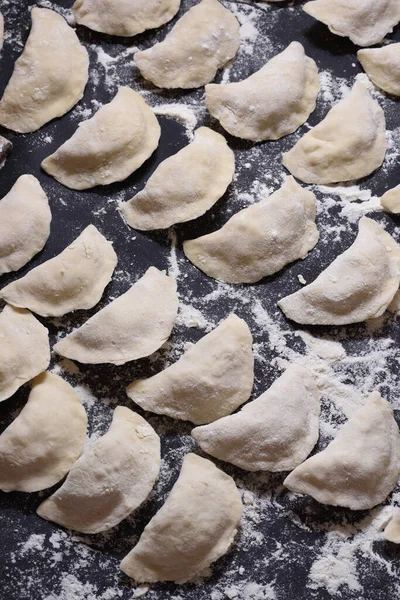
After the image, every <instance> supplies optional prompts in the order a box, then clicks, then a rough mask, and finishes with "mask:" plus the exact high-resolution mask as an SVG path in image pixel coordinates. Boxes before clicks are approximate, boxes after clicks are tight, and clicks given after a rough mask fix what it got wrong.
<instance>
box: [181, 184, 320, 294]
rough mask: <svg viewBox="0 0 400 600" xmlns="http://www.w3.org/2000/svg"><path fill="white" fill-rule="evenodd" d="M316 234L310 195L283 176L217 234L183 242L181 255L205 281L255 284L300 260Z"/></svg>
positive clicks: (312, 197) (313, 199) (313, 244)
mask: <svg viewBox="0 0 400 600" xmlns="http://www.w3.org/2000/svg"><path fill="white" fill-rule="evenodd" d="M318 235H319V234H318V230H317V228H316V225H315V196H314V194H313V193H312V192H310V191H308V190H305V189H303V188H302V187H301V186H300V185H299V184H298V183H296V181H295V180H294V179H293V177H288V178H287V179H286V181H285V183H284V184H283V186H282V187H281V188H280V189H279V190H278V191H276V192H274V193H273V194H272V195H271V196H270V197H269V198H265V199H264V200H262V201H261V202H258V203H256V204H253V205H251V206H248V207H247V208H244V209H243V210H241V211H239V212H238V213H237V214H235V215H233V217H231V218H230V219H229V221H227V223H225V225H224V226H223V227H221V229H218V230H217V231H214V232H213V233H209V234H207V235H203V236H202V237H199V238H197V239H194V240H188V241H186V242H184V243H183V250H184V252H185V254H186V256H187V257H188V259H189V260H190V261H191V262H192V263H193V264H194V265H196V267H198V268H199V269H201V270H202V271H204V273H206V274H207V275H208V276H209V277H214V278H215V279H219V280H221V281H226V282H227V283H255V282H256V281H259V280H260V279H262V278H263V277H266V276H267V275H272V274H273V273H276V272H277V271H280V269H282V268H283V267H284V266H285V265H287V264H288V263H291V262H293V261H294V260H297V259H298V258H305V257H306V256H307V253H308V252H309V250H311V249H312V248H313V247H314V246H315V244H316V243H317V241H318Z"/></svg>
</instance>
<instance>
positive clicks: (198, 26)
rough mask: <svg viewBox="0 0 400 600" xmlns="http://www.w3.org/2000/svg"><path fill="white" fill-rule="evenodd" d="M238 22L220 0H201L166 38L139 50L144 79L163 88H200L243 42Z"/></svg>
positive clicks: (137, 63)
mask: <svg viewBox="0 0 400 600" xmlns="http://www.w3.org/2000/svg"><path fill="white" fill-rule="evenodd" d="M239 29H240V28H239V23H238V21H237V19H236V17H234V16H233V14H232V13H231V12H230V10H228V9H227V8H225V7H224V6H222V4H220V2H218V0H201V2H199V4H196V6H194V7H193V8H191V9H190V10H188V11H187V13H185V14H184V15H183V17H182V18H181V19H179V21H177V23H176V24H175V25H174V27H173V28H172V30H171V31H170V33H169V34H168V35H167V37H166V38H165V40H164V41H163V42H160V43H159V44H155V46H152V47H151V48H148V49H147V50H143V51H141V52H136V54H135V63H136V65H137V66H138V68H139V70H140V72H141V74H142V75H143V77H144V78H145V79H148V80H149V81H151V82H152V83H154V85H156V86H157V87H160V88H184V89H189V88H197V87H200V86H202V85H205V84H206V83H209V82H210V81H212V80H213V79H214V77H215V75H216V73H217V71H218V69H221V68H222V67H223V66H224V65H225V64H226V63H227V62H228V61H230V60H231V59H232V58H233V57H234V56H235V54H236V52H237V51H238V49H239V46H240V33H239Z"/></svg>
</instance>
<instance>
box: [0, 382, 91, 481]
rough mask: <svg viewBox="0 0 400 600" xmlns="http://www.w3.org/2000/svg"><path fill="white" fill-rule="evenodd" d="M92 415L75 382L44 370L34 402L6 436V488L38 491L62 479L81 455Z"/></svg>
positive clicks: (1, 456)
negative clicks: (89, 413) (90, 415)
mask: <svg viewBox="0 0 400 600" xmlns="http://www.w3.org/2000/svg"><path fill="white" fill-rule="evenodd" d="M86 426H87V417H86V413H85V409H84V408H83V406H82V404H81V401H80V400H79V397H78V396H77V394H76V393H75V391H74V388H73V387H72V386H70V384H69V383H67V382H66V381H64V380H63V379H61V377H58V375H53V374H52V373H42V375H39V376H38V377H36V378H35V379H34V380H33V382H32V390H31V393H30V394H29V398H28V402H27V403H26V405H25V406H24V408H23V409H22V411H21V412H20V413H19V415H18V417H17V418H16V419H15V420H14V421H13V422H12V423H11V425H9V426H8V427H7V429H6V430H5V431H4V432H3V433H2V434H1V436H0V489H1V490H3V491H5V492H12V491H19V492H37V491H39V490H44V489H46V488H49V487H51V486H53V485H54V484H56V483H57V482H58V481H60V479H62V478H63V477H64V476H65V475H66V474H67V473H68V471H69V470H70V468H71V466H72V465H73V463H74V462H75V461H76V459H77V458H78V456H79V455H80V453H81V451H82V448H83V445H84V443H85V438H86Z"/></svg>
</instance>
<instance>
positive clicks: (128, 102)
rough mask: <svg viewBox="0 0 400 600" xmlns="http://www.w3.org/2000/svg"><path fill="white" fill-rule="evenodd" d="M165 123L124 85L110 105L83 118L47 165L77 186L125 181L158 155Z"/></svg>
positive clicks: (52, 172)
mask: <svg viewBox="0 0 400 600" xmlns="http://www.w3.org/2000/svg"><path fill="white" fill-rule="evenodd" d="M159 138H160V126H159V124H158V121H157V118H156V116H155V115H154V113H153V111H152V110H151V108H150V107H149V106H148V105H147V104H146V102H145V101H144V100H143V98H142V96H141V95H140V94H138V93H137V92H134V91H133V90H131V89H130V88H127V87H121V88H119V90H118V93H117V94H116V96H115V97H114V98H113V100H112V101H111V102H110V103H109V104H105V105H104V106H102V107H101V108H100V109H99V110H98V111H97V113H96V114H95V115H94V117H92V118H91V119H88V120H87V121H83V122H82V123H81V124H80V125H79V127H78V129H77V130H76V131H75V133H74V135H73V136H72V137H71V138H70V139H69V140H67V141H66V142H64V144H62V146H60V147H59V148H58V150H56V151H55V152H54V154H51V155H50V156H48V157H47V158H45V159H44V161H43V162H42V168H43V169H44V170H45V171H46V172H47V173H49V175H52V176H53V177H54V178H55V179H57V181H59V182H60V183H62V184H63V185H65V186H67V187H69V188H72V189H74V190H85V189H88V188H91V187H94V186H96V185H107V184H109V183H114V182H115V181H123V180H124V179H126V178H127V177H129V175H131V174H132V173H133V172H134V171H136V169H138V168H139V167H141V166H142V164H143V163H144V162H145V161H146V160H147V159H148V158H149V157H150V156H151V155H152V154H153V152H154V150H155V149H156V148H157V146H158V140H159Z"/></svg>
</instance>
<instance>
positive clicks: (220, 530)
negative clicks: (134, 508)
mask: <svg viewBox="0 0 400 600" xmlns="http://www.w3.org/2000/svg"><path fill="white" fill-rule="evenodd" d="M241 516H242V502H241V499H240V495H239V492H238V490H237V488H236V485H235V482H234V480H233V479H232V477H229V475H226V474H225V473H224V472H223V471H220V469H217V467H216V466H215V465H214V464H213V463H212V462H211V461H209V460H207V459H205V458H200V456H196V454H187V455H186V456H185V459H184V461H183V464H182V469H181V472H180V475H179V478H178V480H177V482H176V483H175V485H174V487H173V488H172V490H171V493H170V495H169V496H168V498H167V500H166V502H165V504H164V505H163V506H162V507H161V508H160V510H159V511H158V512H157V513H156V515H155V516H154V517H153V518H152V519H151V521H150V523H148V525H147V526H146V527H145V528H144V531H143V533H142V535H141V536H140V539H139V541H138V543H137V544H136V546H135V547H134V548H133V550H131V552H129V554H127V556H125V558H124V559H123V561H122V562H121V570H122V571H123V572H124V573H126V575H128V576H129V577H132V578H133V579H134V580H135V581H137V582H148V583H152V582H155V581H175V582H176V583H185V582H186V581H189V580H190V579H193V578H194V577H195V576H196V575H199V574H200V573H202V572H203V571H204V570H205V569H206V568H207V567H209V566H210V565H211V563H213V562H215V561H216V560H217V559H218V558H220V557H221V556H223V555H224V554H226V552H228V550H229V548H230V546H231V545H232V542H233V539H234V537H235V535H236V532H237V529H238V527H239V524H240V519H241Z"/></svg>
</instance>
